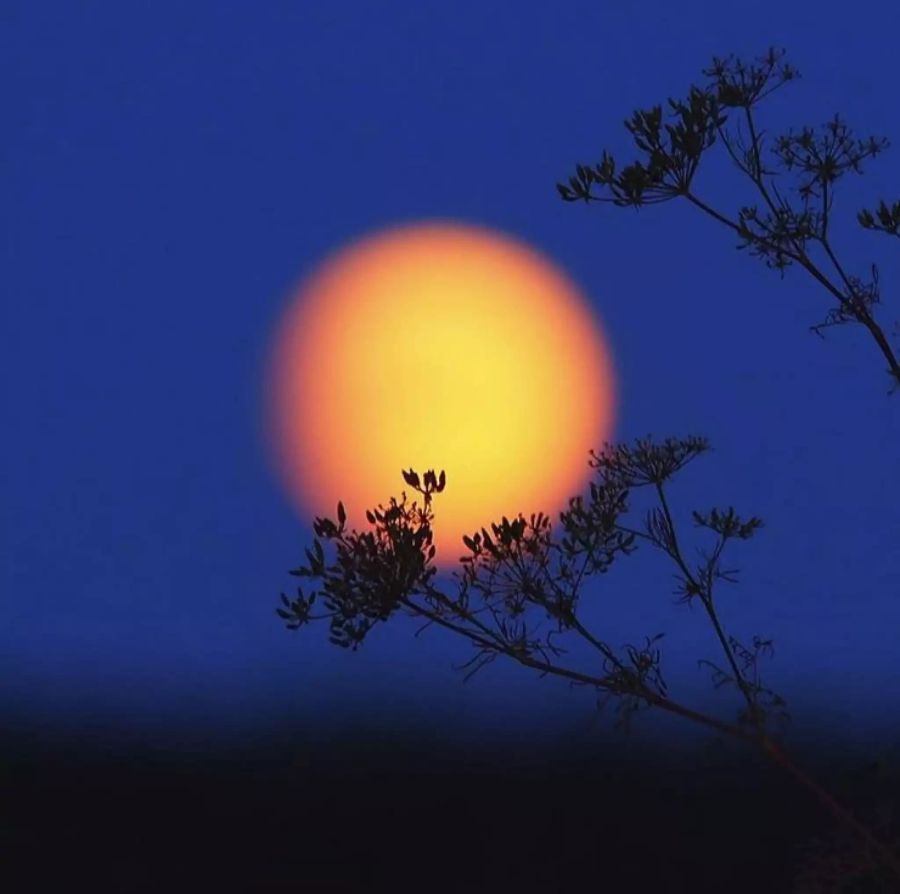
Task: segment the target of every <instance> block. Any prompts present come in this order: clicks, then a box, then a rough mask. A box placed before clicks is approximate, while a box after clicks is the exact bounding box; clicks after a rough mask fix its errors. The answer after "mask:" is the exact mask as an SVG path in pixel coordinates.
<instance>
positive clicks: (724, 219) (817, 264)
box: [556, 49, 900, 390]
mask: <svg viewBox="0 0 900 894" xmlns="http://www.w3.org/2000/svg"><path fill="white" fill-rule="evenodd" d="M784 55H785V54H784V51H783V50H775V49H770V50H769V51H768V53H766V54H765V55H764V56H762V57H761V58H759V59H757V60H755V61H754V62H750V63H747V62H742V61H741V60H739V59H736V58H735V57H734V56H729V57H727V58H725V59H719V58H714V59H713V62H712V65H711V66H710V67H709V68H707V69H704V70H703V74H704V75H705V76H706V78H707V82H706V83H705V84H703V85H702V86H692V87H691V88H690V90H689V94H688V97H687V98H686V99H671V98H670V99H669V100H668V105H669V113H670V114H669V121H664V120H663V111H662V106H661V105H656V106H653V107H652V108H650V109H645V110H638V111H635V112H634V114H633V115H632V117H631V118H630V119H628V120H626V121H625V127H626V129H627V130H628V132H629V133H630V134H631V136H632V139H633V140H634V144H635V146H636V147H637V149H638V150H639V151H640V153H641V154H642V155H641V157H640V158H639V159H638V160H636V161H634V162H632V163H631V164H628V165H626V166H625V167H623V168H619V166H618V165H617V164H616V161H615V159H614V158H613V157H612V156H611V155H609V154H608V153H607V152H606V151H605V150H604V151H603V152H602V154H601V158H600V161H599V162H597V163H595V164H593V165H581V164H579V165H578V166H577V167H576V169H575V174H574V176H572V177H570V178H569V179H568V182H567V183H558V184H557V187H556V188H557V190H558V191H559V194H560V195H561V196H562V198H563V199H564V200H565V201H567V202H576V201H579V200H580V201H584V202H607V203H610V204H613V205H616V206H619V207H631V208H635V209H638V208H641V207H642V206H644V205H654V204H659V203H660V202H668V201H670V200H672V199H676V198H683V199H685V200H686V201H688V202H689V203H690V204H692V205H694V206H695V207H696V208H699V209H700V210H701V211H703V212H704V213H705V214H707V215H709V216H710V217H712V218H714V219H715V220H717V221H719V223H721V224H723V225H725V226H726V227H728V228H729V229H730V230H732V232H734V233H735V234H736V235H737V237H738V244H737V247H738V248H739V249H747V250H748V251H749V253H750V254H752V255H755V256H757V257H760V258H762V259H763V260H764V261H765V263H766V264H767V266H769V267H772V268H774V269H777V270H779V271H780V273H781V275H782V277H783V276H784V271H785V270H786V269H787V268H788V267H789V266H791V265H792V264H796V265H798V266H799V267H802V268H803V269H804V270H806V272H807V273H808V274H809V275H810V276H811V277H812V278H813V279H814V280H815V281H816V282H818V283H819V284H820V285H821V286H822V287H823V288H824V289H825V290H826V291H827V292H828V293H829V294H830V295H831V296H832V298H833V299H835V301H836V304H835V305H834V306H833V307H832V308H831V309H830V310H829V311H828V313H827V314H826V316H825V318H824V319H823V320H822V322H820V323H818V324H816V325H815V326H813V327H811V328H812V330H813V331H814V332H816V333H817V334H819V335H821V334H822V332H823V330H825V329H826V328H828V327H830V326H837V325H842V324H845V323H857V324H860V325H862V326H863V327H864V328H865V329H866V330H867V331H868V333H869V335H870V336H871V338H872V339H873V340H874V342H875V344H876V345H877V346H878V349H879V351H880V352H881V354H882V356H883V358H884V359H885V361H886V362H887V367H888V373H889V375H890V376H891V379H892V390H893V389H894V388H896V387H897V385H898V384H900V360H898V356H897V352H896V350H895V348H894V347H893V346H892V345H891V343H890V342H889V340H888V338H887V336H886V335H885V333H884V331H883V329H882V327H881V326H880V325H879V323H878V322H877V321H876V319H875V307H876V305H877V304H878V303H879V302H880V300H881V292H880V284H879V276H878V267H877V266H876V265H875V264H872V265H871V267H870V274H869V276H868V277H858V276H854V275H853V274H851V273H849V272H848V268H847V267H846V266H845V265H844V264H843V263H841V261H839V260H838V257H837V254H836V252H835V249H834V245H833V238H832V236H831V233H830V232H829V224H830V222H831V212H832V204H833V201H834V189H835V184H836V183H837V181H838V180H840V179H841V178H842V177H844V176H845V175H846V174H848V173H850V172H851V171H852V172H853V173H857V174H859V173H861V172H862V164H863V162H865V161H867V160H868V159H870V158H874V157H875V156H876V155H878V154H879V153H880V152H881V151H883V150H884V149H885V148H887V146H888V141H887V140H886V139H882V138H876V137H868V138H867V139H857V138H856V137H855V136H854V134H853V132H852V131H851V129H850V128H849V127H848V126H847V125H846V124H845V123H844V122H843V121H842V120H841V118H840V117H839V116H838V115H835V116H834V117H833V118H832V119H831V120H830V121H828V122H826V123H825V124H824V125H823V126H822V127H820V128H818V129H816V128H813V127H808V126H804V127H802V128H801V129H800V130H799V131H794V130H790V131H788V132H787V133H785V134H782V135H780V136H777V137H776V138H775V139H774V140H773V141H772V143H771V144H770V145H769V146H768V147H766V145H765V142H764V137H765V131H763V130H761V129H760V127H759V124H758V121H757V118H756V110H757V106H759V104H760V103H761V102H762V101H763V100H764V99H766V98H767V97H768V96H770V95H771V94H772V93H774V92H775V91H776V90H778V89H779V88H781V87H782V86H784V85H785V84H786V83H788V82H789V81H794V80H796V79H797V78H798V77H799V72H798V71H797V69H796V68H794V67H793V66H791V65H789V64H788V63H786V62H785V61H784ZM735 119H737V121H736V123H735ZM742 124H743V125H745V126H746V131H747V133H746V134H744V133H743V132H742V127H741V125H742ZM717 141H721V143H722V145H723V146H724V148H725V152H726V153H727V155H728V156H729V158H730V159H731V161H732V162H733V163H734V165H735V166H736V167H737V168H738V170H739V171H740V172H741V173H742V174H743V175H744V176H745V177H746V178H747V179H748V180H749V181H750V183H751V184H752V186H753V188H754V190H755V192H756V194H757V196H758V201H757V204H751V205H745V206H742V207H741V208H739V209H738V210H737V212H736V213H735V214H734V215H733V216H731V217H729V216H728V215H727V214H726V213H723V212H722V211H721V210H718V209H717V208H714V207H713V206H712V205H711V204H710V203H709V202H708V201H707V199H706V198H705V197H701V196H700V195H699V194H698V192H697V189H696V186H695V182H694V181H695V177H696V174H697V170H698V168H699V165H700V161H701V159H702V158H703V156H704V154H705V153H706V152H707V151H708V150H709V149H710V148H711V147H712V146H713V145H715V143H716V142H717ZM766 150H768V151H766ZM791 178H792V181H793V182H788V183H787V187H785V185H784V181H785V180H788V181H790V179H791ZM779 183H781V184H782V185H781V186H779ZM789 190H790V191H792V192H794V193H795V194H796V197H795V198H794V199H793V200H792V199H791V198H790V197H789ZM857 219H858V221H859V223H860V225H861V226H863V227H864V228H865V229H869V230H878V231H881V232H884V233H887V234H888V235H892V236H897V237H900V202H896V203H895V204H893V205H892V206H888V205H887V203H885V202H884V200H881V202H880V204H879V206H878V208H877V209H876V211H875V213H874V214H873V213H872V212H871V211H867V210H865V209H864V210H862V211H860V212H859V213H858V215H857ZM814 252H815V256H814Z"/></svg>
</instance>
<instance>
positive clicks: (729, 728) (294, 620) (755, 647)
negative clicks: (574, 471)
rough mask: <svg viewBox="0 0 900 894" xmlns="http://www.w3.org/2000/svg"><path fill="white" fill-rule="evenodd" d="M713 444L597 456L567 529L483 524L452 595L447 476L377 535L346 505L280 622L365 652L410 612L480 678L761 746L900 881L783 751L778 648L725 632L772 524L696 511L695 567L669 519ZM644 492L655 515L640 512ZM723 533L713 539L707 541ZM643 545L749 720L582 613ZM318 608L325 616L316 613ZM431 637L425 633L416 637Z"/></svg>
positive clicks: (686, 442) (653, 644)
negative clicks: (591, 699) (763, 531)
mask: <svg viewBox="0 0 900 894" xmlns="http://www.w3.org/2000/svg"><path fill="white" fill-rule="evenodd" d="M707 449H708V444H707V442H706V440H705V439H703V438H697V437H689V438H683V439H675V438H669V439H666V440H664V441H660V442H655V441H653V440H652V439H650V438H644V439H638V440H637V441H636V442H635V443H634V444H633V445H625V444H622V445H610V444H607V445H606V446H605V447H604V449H603V450H602V451H600V452H599V453H592V454H591V466H592V468H593V469H594V471H595V476H594V480H593V481H592V482H591V483H590V486H589V489H588V493H587V495H586V496H576V497H573V498H571V499H570V500H569V503H568V506H567V508H566V509H565V510H563V511H562V512H560V513H559V522H558V528H557V527H555V526H554V523H553V522H551V520H550V519H549V518H548V517H547V516H545V515H543V514H540V513H539V514H535V515H531V516H530V517H528V518H526V517H525V516H524V515H521V514H520V515H518V516H517V517H515V518H513V519H510V518H507V517H503V518H502V519H501V520H500V521H499V522H495V523H493V524H491V525H490V529H488V528H482V529H481V530H480V531H477V532H474V533H473V534H472V535H466V536H465V537H464V538H463V544H464V546H465V549H466V550H467V552H466V554H464V555H463V556H462V557H461V558H460V566H461V570H460V571H456V572H453V574H452V581H453V586H452V587H450V588H449V589H448V587H445V586H440V585H439V583H438V581H437V569H436V567H435V565H434V557H435V548H434V544H433V542H432V541H433V537H432V524H433V521H434V510H433V498H434V495H435V494H437V493H440V492H441V491H443V489H444V486H445V484H446V477H445V475H444V473H443V472H441V473H440V475H436V474H435V472H433V471H428V472H426V473H425V475H424V476H423V478H422V479H421V480H420V478H419V476H418V474H417V473H416V472H414V471H413V470H410V471H408V472H404V473H403V477H404V480H405V481H406V484H407V485H408V486H409V487H410V488H411V489H412V490H413V491H415V492H417V493H418V494H419V495H420V498H421V499H420V501H416V500H413V501H410V499H409V498H408V496H407V494H406V493H405V492H403V493H402V495H401V498H400V499H399V500H397V499H391V500H390V501H389V503H388V504H387V506H384V505H381V506H379V507H378V508H376V509H374V510H370V511H368V512H367V513H366V517H367V520H368V522H369V525H370V528H369V530H365V531H356V530H348V528H347V524H346V513H345V511H344V507H343V505H342V504H340V503H339V504H338V507H337V518H336V520H332V519H328V518H317V519H316V520H315V523H314V531H315V535H316V537H315V539H314V541H313V545H312V548H311V549H307V550H306V559H307V561H306V563H305V564H303V565H301V566H300V567H298V568H296V569H294V570H293V571H292V572H291V573H292V574H293V575H295V576H297V577H300V578H303V579H306V580H307V581H309V582H310V583H311V585H312V587H311V589H308V592H305V591H304V588H303V586H301V587H298V590H297V594H296V596H295V597H294V598H293V599H291V598H289V597H288V596H287V595H285V594H282V596H281V599H282V607H280V608H279V609H278V610H277V611H278V614H279V615H280V616H281V617H282V618H283V619H284V621H285V622H286V623H287V626H288V627H289V628H291V629H297V628H299V627H302V626H305V625H306V624H309V623H311V622H313V621H327V622H328V623H329V626H330V639H331V641H332V642H333V643H334V644H335V645H338V646H342V647H349V648H351V649H356V648H358V647H359V646H361V645H362V643H363V642H364V641H365V639H366V637H367V635H368V634H369V633H370V632H371V631H372V629H373V628H374V626H375V625H376V624H377V623H378V622H386V621H388V620H389V619H390V618H391V617H393V616H394V615H397V614H403V615H406V616H409V617H411V618H414V619H417V620H421V621H424V625H423V627H422V628H420V630H419V631H418V632H421V630H422V629H425V628H426V627H429V626H432V625H434V626H438V627H443V628H444V629H446V630H449V631H452V632H453V633H454V634H456V635H459V636H462V637H464V638H465V639H467V640H468V641H469V642H470V643H471V644H472V646H473V647H474V654H473V656H472V658H471V659H470V660H469V661H467V662H466V663H465V664H464V665H462V668H461V669H462V670H465V672H466V678H467V679H468V678H469V677H471V676H472V675H473V674H475V673H476V672H477V671H478V670H480V669H481V668H483V667H484V666H486V665H487V664H489V663H491V662H492V661H494V660H496V659H497V658H498V657H501V656H502V657H505V658H509V659H512V660H513V661H516V662H517V663H519V664H521V665H523V666H525V667H528V668H530V669H532V670H534V671H537V672H538V673H539V674H540V675H541V676H546V675H550V676H555V677H560V678H562V679H565V680H568V681H569V682H570V683H572V684H576V685H582V686H589V687H591V688H593V689H594V690H595V691H596V692H597V693H598V695H599V696H600V699H601V701H603V702H605V701H608V700H613V701H615V703H616V708H617V713H618V716H619V721H620V723H622V724H624V725H626V726H627V725H628V724H629V722H630V720H631V718H632V716H633V715H634V714H635V713H636V712H637V711H639V710H641V709H644V708H649V707H656V708H659V709H661V710H664V711H667V712H669V713H672V714H675V715H677V716H680V717H683V718H685V719H686V720H691V721H693V722H695V723H699V724H702V725H704V726H706V727H709V728H711V729H715V730H717V731H718V732H720V733H724V734H726V735H728V736H731V737H733V738H736V739H739V740H741V741H744V742H747V743H749V744H751V745H753V746H755V747H757V748H759V749H761V750H762V751H763V752H764V753H765V754H766V755H767V756H768V757H769V758H771V759H772V760H773V761H774V762H775V763H776V764H779V765H780V766H782V767H783V768H785V769H786V770H787V771H788V772H789V773H790V774H791V775H793V776H794V777H795V779H797V780H798V781H799V782H800V783H801V784H802V785H804V786H806V787H807V788H808V789H809V790H810V791H811V792H813V793H814V794H815V795H816V796H817V797H818V798H819V799H820V800H821V801H822V802H824V803H825V804H826V805H827V806H828V808H829V809H830V810H831V811H833V812H834V814H835V815H836V816H838V817H839V818H840V819H841V820H842V821H843V822H844V823H845V824H846V825H847V826H848V827H849V828H850V829H851V830H852V831H853V832H854V834H855V835H856V837H857V838H859V839H861V840H862V841H863V842H865V847H866V849H865V853H866V854H873V855H875V857H876V858H877V860H880V861H881V862H882V863H883V864H885V865H887V866H890V867H891V868H892V869H893V870H894V871H895V872H896V873H897V875H898V877H900V860H898V858H897V856H896V854H894V853H893V852H892V851H891V850H890V849H889V848H888V847H887V846H886V845H884V844H883V843H882V842H881V841H880V840H879V839H877V838H876V837H875V836H874V835H873V834H872V832H871V831H870V830H869V828H868V827H867V826H865V825H863V824H862V823H860V822H859V820H858V819H857V818H856V817H855V816H854V815H853V814H852V813H851V812H849V811H848V810H847V809H846V808H845V807H843V806H842V805H840V804H838V803H837V801H835V799H834V798H833V797H832V796H831V795H830V794H829V793H828V792H827V791H825V790H824V789H822V788H821V787H820V786H819V785H818V784H817V783H816V782H815V781H813V780H812V779H811V778H810V777H808V776H807V775H806V774H805V773H804V772H803V771H802V770H801V769H800V768H799V767H797V766H796V765H795V764H794V763H793V761H792V760H791V759H790V757H789V756H788V754H787V753H786V751H785V750H784V747H783V744H782V742H781V732H782V729H783V723H784V721H785V720H786V718H787V714H786V710H785V707H786V706H785V702H784V700H783V699H782V698H781V697H780V696H779V695H778V694H777V693H776V692H775V691H774V690H772V689H771V688H769V687H768V686H766V685H764V683H763V681H762V677H761V670H760V660H761V659H762V658H763V657H764V656H766V655H767V654H771V653H772V643H771V640H768V639H764V638H762V637H760V636H757V635H754V636H752V637H751V639H750V644H749V645H745V644H744V643H743V642H742V641H740V640H738V639H737V638H736V637H735V636H733V635H731V634H729V633H727V632H726V629H725V625H724V623H723V621H722V618H721V615H720V613H719V610H718V605H717V594H718V588H719V587H720V585H723V584H734V583H736V581H737V570H736V569H734V568H730V567H725V565H724V564H723V562H724V558H725V554H726V549H727V548H728V547H729V546H730V544H731V543H732V542H733V541H737V540H746V539H748V538H750V537H752V536H753V535H754V534H755V533H756V531H757V530H758V529H759V528H760V527H761V525H762V522H761V521H760V520H759V519H758V518H755V517H750V518H746V519H745V518H742V517H741V516H739V515H738V514H737V512H736V511H735V510H734V509H733V508H732V507H728V508H727V509H718V508H713V509H711V510H708V511H703V512H701V511H699V510H695V511H694V512H693V513H692V518H693V522H694V526H695V528H696V529H699V530H701V531H706V532H707V535H708V538H709V540H710V541H711V542H710V544H709V546H707V548H706V549H703V550H698V556H699V561H697V562H695V563H692V562H690V561H689V560H688V558H687V557H686V554H685V551H684V545H683V544H684V542H685V534H684V532H683V531H682V530H681V529H680V528H679V526H678V525H677V524H676V521H675V517H674V515H673V513H672V511H671V509H670V506H669V501H668V496H667V485H668V482H669V481H670V480H671V479H672V478H673V477H674V476H675V475H676V474H677V473H678V472H680V471H681V470H682V469H683V468H684V467H685V466H686V465H687V464H688V463H690V462H691V461H692V460H694V459H695V458H696V457H698V456H700V455H701V454H703V453H704V452H706V450H707ZM642 494H645V495H647V498H646V499H645V500H641V502H647V501H649V504H650V505H649V506H646V507H645V508H644V509H643V511H638V509H637V508H636V507H635V506H633V505H632V504H633V502H635V501H637V500H639V499H640V498H641V496H642ZM709 535H711V536H709ZM641 545H644V546H647V547H649V548H652V549H654V550H658V551H660V552H662V553H664V554H665V555H666V556H667V557H668V558H669V560H670V561H671V562H672V563H673V565H674V567H675V579H676V585H675V589H674V594H675V595H676V596H677V597H678V599H679V601H681V602H687V603H692V602H695V601H696V602H697V603H699V604H700V606H701V607H702V609H703V612H704V614H705V616H706V617H707V619H708V620H709V622H710V624H711V626H712V628H713V630H714V632H715V635H716V638H717V640H718V644H719V647H720V649H721V653H722V656H723V658H722V661H723V662H724V663H723V664H720V663H717V662H715V661H713V660H711V659H701V660H700V661H699V662H698V664H699V665H700V666H702V667H705V668H707V669H709V670H710V672H711V675H712V681H713V684H714V685H715V686H716V687H720V686H731V687H733V688H734V689H735V690H736V691H737V693H738V694H739V697H740V700H741V707H740V709H739V711H738V716H737V719H736V722H734V723H729V722H726V721H722V720H720V719H718V718H716V717H714V716H712V715H709V714H706V713H704V712H702V711H697V710H695V709H693V708H691V707H689V706H687V705H685V704H682V703H681V702H678V701H676V700H674V699H673V698H672V697H671V696H670V694H669V691H668V687H667V685H666V682H665V678H664V675H663V670H662V660H661V648H660V642H661V640H662V638H663V634H662V633H653V634H651V635H648V636H645V637H644V640H643V643H642V644H641V645H633V644H627V643H626V644H623V645H621V646H620V647H618V648H616V647H614V646H613V645H611V644H610V643H609V642H607V641H606V640H605V639H603V638H602V637H601V636H598V635H597V634H596V633H595V632H594V631H592V630H591V628H590V626H589V623H588V621H587V620H586V618H585V612H584V611H583V608H582V603H583V601H584V594H583V586H584V583H585V581H586V580H587V579H588V578H590V577H592V576H594V575H603V574H605V573H606V572H607V571H608V570H609V569H610V567H611V566H612V565H613V564H614V563H615V562H617V561H621V560H622V559H623V558H625V557H626V556H629V555H631V554H632V553H633V552H635V551H636V550H637V549H638V548H639V547H640V546H641ZM317 605H319V606H321V607H322V610H321V611H318V613H317V612H316V611H315V610H314V607H315V606H317ZM417 635H418V633H417ZM572 640H580V641H581V642H582V643H583V644H585V645H586V646H589V647H590V649H591V650H592V652H593V655H594V657H593V658H592V659H591V660H589V661H588V662H587V663H586V664H582V665H578V664H574V663H573V662H572V661H571V659H569V658H568V657H567V656H568V655H569V649H567V647H566V643H567V641H572Z"/></svg>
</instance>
